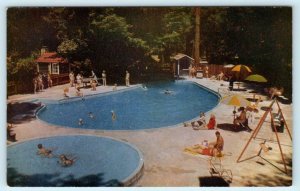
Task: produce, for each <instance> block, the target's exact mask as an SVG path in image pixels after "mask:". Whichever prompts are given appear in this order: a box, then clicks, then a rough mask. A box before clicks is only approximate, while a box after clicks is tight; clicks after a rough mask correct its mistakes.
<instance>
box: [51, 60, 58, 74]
mask: <svg viewBox="0 0 300 191" xmlns="http://www.w3.org/2000/svg"><path fill="white" fill-rule="evenodd" d="M52 74H59V64H58V63H53V64H52Z"/></svg>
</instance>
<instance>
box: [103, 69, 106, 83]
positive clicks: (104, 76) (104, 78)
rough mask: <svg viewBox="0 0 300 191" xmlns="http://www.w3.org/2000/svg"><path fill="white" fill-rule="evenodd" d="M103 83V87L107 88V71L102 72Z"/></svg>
mask: <svg viewBox="0 0 300 191" xmlns="http://www.w3.org/2000/svg"><path fill="white" fill-rule="evenodd" d="M102 82H103V86H106V73H105V70H103V72H102Z"/></svg>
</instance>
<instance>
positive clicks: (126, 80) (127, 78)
mask: <svg viewBox="0 0 300 191" xmlns="http://www.w3.org/2000/svg"><path fill="white" fill-rule="evenodd" d="M129 78H130V74H129V72H128V71H127V70H126V76H125V84H126V86H127V87H129V85H130V84H129Z"/></svg>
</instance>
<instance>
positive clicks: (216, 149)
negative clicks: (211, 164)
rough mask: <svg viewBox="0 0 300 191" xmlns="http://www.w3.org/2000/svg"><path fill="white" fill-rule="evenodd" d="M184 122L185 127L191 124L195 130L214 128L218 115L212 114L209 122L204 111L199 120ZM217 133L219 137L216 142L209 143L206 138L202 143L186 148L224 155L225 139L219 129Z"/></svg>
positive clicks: (197, 151)
mask: <svg viewBox="0 0 300 191" xmlns="http://www.w3.org/2000/svg"><path fill="white" fill-rule="evenodd" d="M183 124H184V127H189V126H191V127H192V128H193V129H194V130H213V129H215V128H216V125H217V123H216V116H215V115H214V114H210V118H209V122H208V123H206V119H205V114H204V112H200V116H199V120H196V121H192V122H190V123H183ZM215 135H216V137H217V140H216V141H215V142H210V143H208V141H207V140H204V141H203V142H202V144H196V145H194V146H193V147H191V148H186V149H185V150H188V151H192V152H196V153H199V154H202V155H208V156H222V150H223V146H224V139H223V137H222V136H221V133H220V132H219V131H216V132H215Z"/></svg>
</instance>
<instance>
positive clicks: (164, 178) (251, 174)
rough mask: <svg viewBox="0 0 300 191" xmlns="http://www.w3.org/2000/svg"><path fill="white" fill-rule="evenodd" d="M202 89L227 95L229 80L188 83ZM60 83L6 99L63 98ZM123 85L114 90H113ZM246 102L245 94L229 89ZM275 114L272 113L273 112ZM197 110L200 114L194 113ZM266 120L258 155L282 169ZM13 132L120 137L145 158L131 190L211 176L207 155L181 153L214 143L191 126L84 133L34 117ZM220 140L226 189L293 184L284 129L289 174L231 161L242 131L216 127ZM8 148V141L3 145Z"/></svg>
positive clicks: (253, 149)
mask: <svg viewBox="0 0 300 191" xmlns="http://www.w3.org/2000/svg"><path fill="white" fill-rule="evenodd" d="M187 80H190V81H194V82H196V83H198V84H200V85H203V86H205V87H207V88H209V89H211V90H213V91H216V92H219V93H220V94H221V95H222V96H225V95H227V94H228V93H229V92H228V91H227V90H226V89H227V87H228V82H225V81H216V80H209V79H191V78H189V79H187ZM66 86H68V84H66V85H61V86H56V87H53V88H50V89H46V90H44V92H39V93H37V94H27V95H14V96H10V97H9V98H8V100H7V102H8V103H12V102H21V101H26V100H27V101H28V100H35V99H38V98H45V99H56V100H57V99H62V98H63V87H66ZM124 88H126V87H124V86H123V87H122V86H119V87H118V89H124ZM108 91H112V87H111V86H107V87H102V86H100V87H97V91H91V90H90V89H83V93H84V95H89V94H97V93H104V92H108ZM234 93H237V94H242V95H244V96H245V97H249V98H251V96H252V94H251V93H249V91H234ZM70 95H75V89H74V88H70ZM261 97H262V98H263V100H264V101H263V102H261V103H259V108H260V107H263V106H269V104H270V103H271V100H268V99H266V97H265V96H263V95H261ZM280 107H281V109H282V112H283V114H284V117H285V119H286V122H287V125H288V127H289V129H290V130H291V132H292V131H293V127H292V120H293V118H292V104H280ZM232 111H233V106H227V105H224V104H218V105H217V106H216V107H215V108H214V109H213V110H212V111H210V112H208V113H207V114H206V118H207V120H208V117H209V113H211V112H212V113H214V114H215V115H216V120H217V123H218V124H226V123H227V124H232V121H233V114H232ZM275 111H277V110H276V109H275ZM199 112H200V111H199ZM263 114H264V111H263V110H261V109H259V113H257V114H254V117H253V120H252V121H251V122H250V123H249V126H250V127H251V128H252V129H254V128H255V127H256V126H257V124H258V122H259V117H261V116H262V115H263ZM270 129H271V128H270V122H268V121H266V122H265V123H264V124H263V127H262V129H261V131H260V133H259V134H258V136H257V137H258V138H259V137H260V138H263V139H267V140H270V142H268V146H270V147H272V150H271V152H268V153H263V154H262V155H264V158H266V159H268V161H271V162H272V163H273V164H275V165H276V166H277V167H278V168H280V169H284V167H283V165H282V163H281V157H280V152H279V148H278V146H277V144H276V143H274V141H275V140H276V136H275V134H274V133H272V131H271V130H270ZM13 131H14V132H15V133H16V139H17V140H18V141H21V140H27V139H33V138H39V137H48V136H56V135H72V134H87V135H96V136H108V137H113V138H116V139H120V140H123V141H126V142H129V143H131V144H133V145H135V146H136V147H137V148H139V150H140V151H141V152H142V154H143V156H144V175H143V176H142V177H141V179H140V180H139V182H138V183H137V184H136V186H143V187H147V186H162V187H164V186H172V187H173V186H191V187H194V186H196V187H197V186H199V184H200V183H199V182H200V180H199V179H201V178H203V177H210V174H209V165H208V160H207V159H208V158H207V157H199V156H192V155H189V154H186V153H184V152H183V150H184V148H185V147H187V146H191V145H194V144H200V143H201V142H202V141H203V140H209V141H215V134H214V133H215V131H214V130H212V131H211V130H200V131H195V130H193V129H192V128H191V127H184V126H183V124H178V125H176V126H174V127H172V128H158V129H147V130H136V131H106V130H85V129H75V128H64V127H59V126H55V125H49V124H46V123H44V122H42V121H40V120H38V119H33V120H29V121H24V122H22V123H19V124H14V128H13ZM218 131H220V133H221V135H222V136H223V138H224V140H225V146H224V153H225V154H227V155H225V157H224V159H223V165H224V167H225V168H226V169H231V171H232V173H233V181H232V183H231V184H230V186H289V185H291V184H292V175H291V174H292V165H291V164H292V162H291V161H292V150H293V148H292V143H291V141H290V139H289V136H288V134H287V131H284V133H282V134H279V137H280V141H281V143H282V149H283V152H284V154H285V159H286V161H287V163H288V164H289V165H288V171H289V174H288V175H286V174H285V173H283V172H281V171H280V170H279V169H277V168H276V167H274V166H272V165H270V164H268V163H267V162H266V161H264V160H261V159H259V158H258V157H256V158H253V159H250V160H247V161H244V162H240V163H236V160H237V158H238V156H239V155H240V153H241V151H242V149H243V148H244V146H245V144H246V142H247V141H248V139H249V138H250V136H251V133H248V132H246V131H240V132H232V131H227V130H222V129H218ZM262 141H263V140H258V139H256V140H255V141H252V142H251V145H250V147H249V148H248V149H247V151H246V152H245V155H244V156H243V158H247V156H253V155H254V154H257V152H258V151H259V143H261V142H262ZM8 144H10V142H8Z"/></svg>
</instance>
